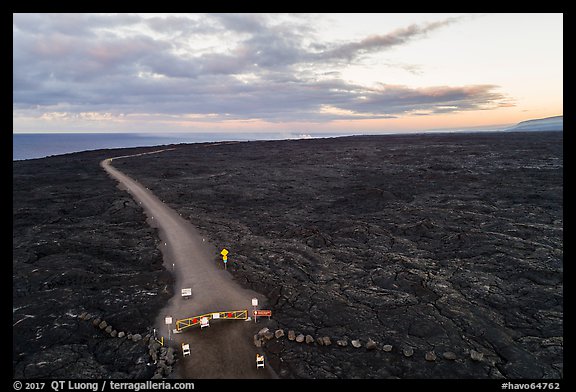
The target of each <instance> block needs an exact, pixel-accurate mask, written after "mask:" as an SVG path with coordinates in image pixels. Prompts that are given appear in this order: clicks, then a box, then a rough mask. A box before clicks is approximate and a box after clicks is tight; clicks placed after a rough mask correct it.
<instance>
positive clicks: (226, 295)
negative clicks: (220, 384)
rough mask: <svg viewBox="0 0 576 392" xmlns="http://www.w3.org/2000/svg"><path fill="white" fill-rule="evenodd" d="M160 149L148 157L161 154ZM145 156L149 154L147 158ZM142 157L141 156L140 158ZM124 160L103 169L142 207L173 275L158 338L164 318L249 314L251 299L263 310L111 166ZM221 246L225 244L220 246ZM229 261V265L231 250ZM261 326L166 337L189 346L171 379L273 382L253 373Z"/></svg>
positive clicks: (200, 243) (164, 329)
mask: <svg viewBox="0 0 576 392" xmlns="http://www.w3.org/2000/svg"><path fill="white" fill-rule="evenodd" d="M162 151H166V150H158V151H154V152H151V153H160V152H162ZM151 153H147V154H151ZM138 155H141V154H138ZM130 157H134V156H122V157H115V158H111V159H105V160H103V161H102V162H101V166H102V167H103V168H104V169H105V170H106V171H107V172H108V173H109V174H110V175H111V176H112V177H113V178H115V179H116V180H118V181H119V182H120V184H121V185H120V186H121V188H122V189H125V190H127V191H128V192H129V193H130V194H131V195H132V196H133V197H134V199H135V200H136V201H137V202H139V203H141V205H142V206H143V208H144V210H145V211H146V214H147V215H148V223H149V224H150V225H151V226H152V227H155V228H158V229H159V234H160V238H161V241H162V245H161V247H162V249H161V250H162V253H163V257H164V264H165V267H166V268H167V269H168V270H170V271H173V273H174V276H175V287H174V293H175V295H174V297H173V298H172V299H171V300H170V301H169V302H168V304H167V305H166V307H165V308H164V309H162V311H161V312H160V314H159V316H158V319H157V320H156V323H155V326H156V331H157V333H158V336H164V340H165V342H167V341H168V335H169V334H168V326H167V325H166V324H165V317H166V316H171V317H172V319H173V324H172V325H171V328H172V329H174V328H175V322H176V320H179V319H184V318H188V317H192V316H196V315H201V314H205V313H210V312H219V311H230V310H241V309H248V310H249V311H250V310H251V309H252V306H251V300H252V298H258V301H259V308H261V309H263V308H265V305H266V298H265V297H263V296H262V295H260V294H258V293H255V292H253V291H251V290H246V289H243V288H242V287H240V286H239V285H238V284H237V283H236V282H235V281H234V280H233V279H232V276H231V275H230V274H229V273H228V272H227V271H225V270H224V268H223V263H222V262H221V261H215V259H214V258H215V255H218V254H219V252H220V249H214V247H213V246H210V245H209V243H208V241H206V239H205V238H202V236H201V235H200V234H199V233H198V231H197V230H196V229H195V228H194V227H193V226H192V224H191V223H190V222H189V221H187V220H185V219H183V218H182V217H181V216H180V215H179V214H178V213H177V212H175V211H174V210H172V209H170V208H169V207H168V206H167V205H165V204H164V203H163V202H162V201H161V200H159V199H158V198H157V197H156V196H154V194H153V193H152V192H151V191H149V190H148V189H147V188H146V187H144V186H142V185H141V184H139V183H138V182H137V181H135V180H133V179H132V178H130V177H128V176H126V175H125V174H123V173H122V172H120V171H119V170H118V169H116V168H114V167H113V166H112V163H113V160H117V159H124V158H130ZM222 246H223V247H224V246H226V244H223V245H222ZM228 249H229V250H230V252H231V253H230V255H229V260H230V261H231V262H232V260H233V257H234V256H233V252H234V250H233V249H230V248H228ZM182 288H191V289H192V297H191V298H190V299H183V298H182V297H181V289H182ZM262 326H263V325H262V324H260V323H259V324H255V323H254V322H253V321H244V320H211V322H210V327H207V328H203V329H200V327H199V326H194V327H190V328H188V329H186V330H184V332H182V333H179V334H174V333H171V334H170V338H171V340H170V341H169V342H168V344H170V345H173V346H174V347H175V348H177V349H178V350H180V348H181V344H182V343H189V344H190V348H191V355H190V356H186V357H184V358H182V360H180V361H178V365H177V368H176V369H175V371H174V372H173V373H172V375H173V377H175V378H277V375H276V374H275V372H274V371H273V370H272V369H271V368H270V367H269V366H266V367H265V369H257V368H256V353H257V352H258V353H260V354H263V352H262V351H261V349H258V348H256V347H255V346H254V344H253V335H254V334H255V333H256V332H257V331H258V330H259V329H260V328H262Z"/></svg>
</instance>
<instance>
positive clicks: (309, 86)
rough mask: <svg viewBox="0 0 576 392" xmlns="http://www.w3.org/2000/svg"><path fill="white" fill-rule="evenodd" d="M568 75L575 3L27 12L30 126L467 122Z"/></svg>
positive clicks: (25, 123)
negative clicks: (555, 8) (417, 9)
mask: <svg viewBox="0 0 576 392" xmlns="http://www.w3.org/2000/svg"><path fill="white" fill-rule="evenodd" d="M562 88H563V16H562V14H481V15H477V14H14V15H13V130H14V132H31V131H60V132H63V131H87V132H96V131H100V132H101V131H113V132H127V131H134V132H147V131H151V132H159V131H163V132H186V131H190V132H206V131H225V132H235V131H238V132H276V131H278V132H281V131H284V132H285V131H290V132H296V133H298V132H303V133H309V134H314V133H322V132H331V133H345V132H348V131H350V132H352V133H371V132H374V133H376V132H383V131H397V130H416V131H420V130H426V129H438V128H467V127H477V126H489V125H497V124H511V123H516V122H519V121H523V120H526V119H533V118H541V117H547V116H555V115H561V114H563V96H562V95H563V90H562Z"/></svg>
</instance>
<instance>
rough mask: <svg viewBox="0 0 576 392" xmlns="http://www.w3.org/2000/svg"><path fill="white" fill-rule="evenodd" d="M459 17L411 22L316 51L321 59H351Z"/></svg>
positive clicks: (396, 44) (454, 20)
mask: <svg viewBox="0 0 576 392" xmlns="http://www.w3.org/2000/svg"><path fill="white" fill-rule="evenodd" d="M459 19H460V18H447V19H445V20H442V21H438V22H432V23H424V24H421V25H417V24H412V25H410V26H408V27H404V28H400V29H396V30H394V31H392V32H390V33H388V34H382V35H371V36H368V37H366V38H364V39H362V40H360V41H351V42H347V43H343V44H336V45H332V47H330V46H325V47H324V50H322V51H320V52H319V53H317V55H316V56H317V57H318V58H321V59H324V60H326V59H344V60H348V61H352V60H353V59H355V58H357V57H358V56H360V55H362V54H366V53H373V52H378V51H383V50H387V49H390V48H392V47H394V46H399V45H403V44H406V43H408V42H409V41H412V40H415V39H418V38H423V37H425V36H427V35H428V33H431V32H433V31H435V30H437V29H439V28H441V27H444V26H447V25H449V24H452V23H455V22H457V21H458V20H459Z"/></svg>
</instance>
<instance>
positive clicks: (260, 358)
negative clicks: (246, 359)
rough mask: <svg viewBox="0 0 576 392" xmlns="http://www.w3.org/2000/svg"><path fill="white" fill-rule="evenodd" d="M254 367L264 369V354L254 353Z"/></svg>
mask: <svg viewBox="0 0 576 392" xmlns="http://www.w3.org/2000/svg"><path fill="white" fill-rule="evenodd" d="M256 368H257V369H259V368H262V369H264V355H260V354H256Z"/></svg>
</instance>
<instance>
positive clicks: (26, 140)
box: [12, 133, 280, 161]
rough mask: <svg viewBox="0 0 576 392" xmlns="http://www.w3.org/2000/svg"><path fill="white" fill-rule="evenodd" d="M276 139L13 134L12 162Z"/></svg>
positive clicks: (254, 136) (216, 135)
mask: <svg viewBox="0 0 576 392" xmlns="http://www.w3.org/2000/svg"><path fill="white" fill-rule="evenodd" d="M268 138H270V139H276V138H280V137H279V136H274V135H272V136H271V135H262V134H241V135H238V134H230V133H171V134H146V133H27V134H18V133H15V134H12V160H13V161H18V160H23V159H34V158H44V157H47V156H51V155H60V154H67V153H71V152H79V151H88V150H99V149H103V148H123V147H146V146H159V145H165V144H178V143H202V142H218V141H225V140H235V141H246V140H259V139H260V140H261V139H268Z"/></svg>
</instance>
